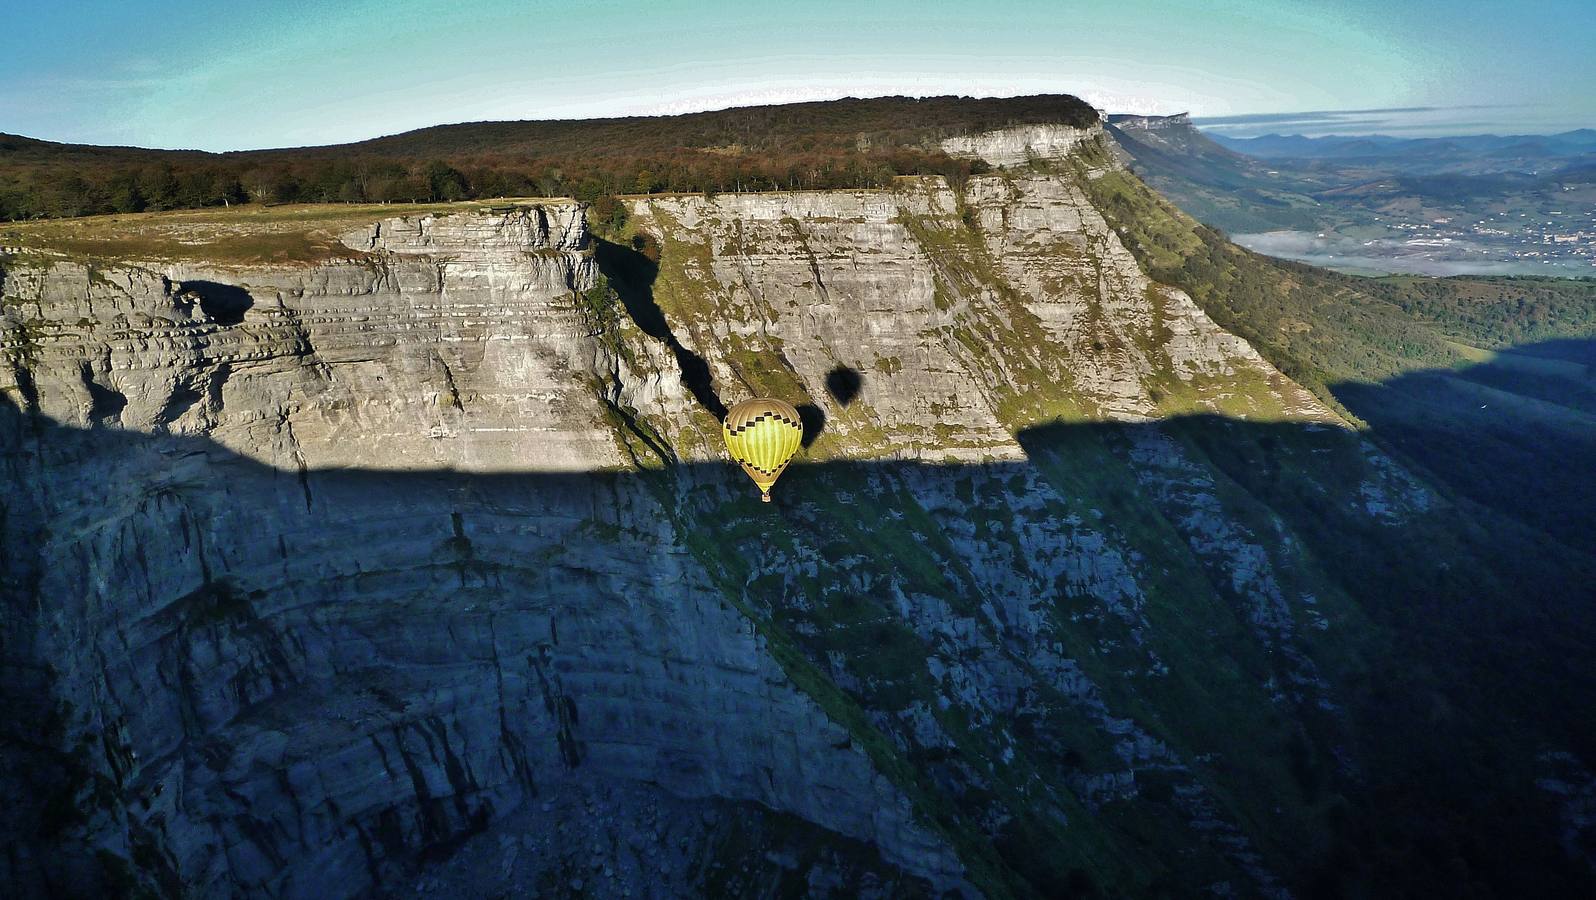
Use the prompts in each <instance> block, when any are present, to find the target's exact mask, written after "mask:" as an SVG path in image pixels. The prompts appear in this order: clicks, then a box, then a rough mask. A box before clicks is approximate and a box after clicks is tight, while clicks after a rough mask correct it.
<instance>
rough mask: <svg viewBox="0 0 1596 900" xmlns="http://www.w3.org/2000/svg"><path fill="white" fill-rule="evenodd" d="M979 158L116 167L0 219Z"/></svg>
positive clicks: (929, 169)
mask: <svg viewBox="0 0 1596 900" xmlns="http://www.w3.org/2000/svg"><path fill="white" fill-rule="evenodd" d="M985 170H986V167H985V166H984V164H982V163H981V162H980V161H979V160H967V159H954V158H952V157H949V156H948V155H947V154H945V153H942V152H940V151H927V150H917V149H910V148H897V149H893V150H889V151H871V152H852V153H848V152H832V153H824V152H810V153H797V154H781V155H760V156H757V157H755V156H742V157H728V156H723V155H720V154H716V153H712V152H703V151H686V150H684V151H682V152H680V153H677V154H672V155H661V156H654V157H647V158H619V159H617V158H601V159H596V160H595V159H565V158H541V159H540V158H532V159H523V160H503V159H478V160H473V161H471V162H466V163H458V164H457V163H451V162H450V161H448V160H445V159H403V158H397V159H396V158H392V157H361V158H356V159H335V158H332V159H329V158H320V159H309V160H296V161H291V162H278V163H274V164H266V165H259V164H254V165H250V164H246V165H216V164H213V163H197V164H196V163H188V162H184V161H179V162H162V163H155V164H149V163H138V162H135V163H123V162H110V163H100V164H95V165H77V166H73V167H70V168H65V169H62V168H57V167H51V168H47V169H34V170H24V171H23V172H19V173H12V174H11V175H10V176H9V177H3V176H0V220H10V221H16V220H22V219H36V218H48V217H62V216H87V215H97V214H102V213H136V212H147V211H158V210H171V209H200V208H204V207H213V206H231V205H236V204H240V203H263V204H278V203H411V202H417V203H419V202H444V201H454V200H474V199H479V198H487V197H575V198H578V199H583V200H592V199H594V198H597V197H600V196H607V195H616V194H654V193H688V192H691V193H700V192H702V193H711V194H713V193H721V192H733V191H773V190H812V189H829V188H879V187H885V186H887V185H888V184H890V183H891V180H892V179H893V178H894V177H895V176H898V175H942V176H944V177H946V178H948V179H949V180H951V181H954V182H961V181H962V180H963V179H967V178H968V177H969V176H970V175H971V174H976V173H979V172H982V171H985Z"/></svg>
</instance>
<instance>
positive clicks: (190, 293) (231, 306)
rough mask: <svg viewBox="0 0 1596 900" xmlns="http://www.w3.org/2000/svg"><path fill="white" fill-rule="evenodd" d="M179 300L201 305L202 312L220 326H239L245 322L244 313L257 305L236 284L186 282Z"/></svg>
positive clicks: (179, 290)
mask: <svg viewBox="0 0 1596 900" xmlns="http://www.w3.org/2000/svg"><path fill="white" fill-rule="evenodd" d="M176 297H177V299H179V300H183V299H188V300H190V301H191V302H195V303H198V304H199V308H200V311H201V312H203V313H205V315H207V316H209V317H210V318H211V320H212V321H213V322H215V323H216V324H218V325H237V324H239V323H241V322H243V321H244V313H246V312H249V310H250V308H251V307H253V306H254V305H255V298H254V297H251V296H250V295H249V291H246V290H244V289H243V288H241V287H239V286H238V285H236V284H222V283H221V282H219V281H185V282H183V283H182V285H181V287H179V289H178V291H177V295H176Z"/></svg>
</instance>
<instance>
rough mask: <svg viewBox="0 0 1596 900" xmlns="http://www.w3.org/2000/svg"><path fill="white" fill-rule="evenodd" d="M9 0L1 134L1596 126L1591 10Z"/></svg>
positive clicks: (1256, 2) (266, 140)
mask: <svg viewBox="0 0 1596 900" xmlns="http://www.w3.org/2000/svg"><path fill="white" fill-rule="evenodd" d="M4 2H5V7H6V8H5V11H4V16H3V22H0V131H6V132H12V133H20V134H26V135H30V136H34V137H41V138H47V139H51V140H62V141H76V142H85V143H101V144H132V145H137V146H148V147H193V148H200V149H207V150H228V149H243V148H254V147H271V146H296V145H304V144H320V143H334V142H341V141H348V140H358V139H361V138H366V137H374V136H376V135H380V134H391V133H394V132H398V131H404V130H407V129H411V128H419V127H423V126H426V125H433V124H439V123H444V122H461V121H474V120H483V119H526V118H579V117H586V116H602V115H636V114H648V113H658V112H687V111H692V110H697V109H710V108H717V107H722V106H730V105H741V104H748V103H759V102H783V101H791V100H807V99H823V98H829V97H838V96H846V95H850V94H851V95H855V96H871V95H879V94H894V93H896V94H913V95H925V94H944V93H960V94H971V95H976V96H993V95H1010V94H1022V93H1037V92H1054V91H1060V92H1067V93H1074V94H1078V95H1080V96H1082V97H1084V98H1086V99H1087V100H1089V101H1091V102H1093V103H1094V104H1096V105H1098V106H1102V107H1105V108H1107V109H1109V110H1110V111H1113V112H1142V113H1169V112H1179V111H1191V112H1193V113H1194V114H1197V115H1200V116H1211V117H1227V116H1234V115H1239V114H1262V113H1282V112H1291V111H1297V110H1345V109H1387V108H1392V107H1417V106H1426V107H1449V108H1450V107H1458V106H1470V107H1475V108H1476V109H1478V108H1480V107H1486V108H1488V109H1489V110H1490V115H1488V116H1483V117H1482V116H1481V115H1479V114H1475V113H1471V114H1470V115H1467V116H1462V117H1461V119H1463V120H1469V121H1471V122H1473V123H1474V124H1471V125H1469V126H1468V127H1467V128H1461V129H1459V130H1503V128H1504V127H1508V128H1510V130H1518V131H1550V130H1561V129H1563V128H1572V127H1578V126H1581V125H1587V126H1596V90H1593V87H1596V53H1592V52H1591V48H1592V47H1596V0H1543V2H1522V3H1510V2H1440V0H1378V2H1373V0H1339V2H1338V0H1322V2H1309V0H1206V2H1183V0H1181V2H1177V0H1157V2H1141V3H1137V2H1132V0H1119V2H1096V0H1093V2H1063V3H1060V2H1051V3H1049V2H1013V0H982V2H963V3H957V4H941V3H931V2H900V0H881V2H816V3H803V2H797V0H786V2H781V3H770V2H762V0H738V2H699V3H671V2H654V3H648V4H631V3H596V2H586V0H566V2H562V3H530V2H520V3H511V2H498V0H480V2H441V0H415V2H406V0H385V2H366V0H345V2H337V3H333V2H328V3H313V2H306V0H282V2H255V0H237V2H225V3H217V2H214V0H163V2H137V0H122V2H103V0H100V2H80V0H57V2H50V0H4ZM1350 118H1351V119H1353V120H1355V119H1356V118H1357V117H1350ZM1487 120H1489V121H1487ZM1481 123H1483V124H1481ZM1515 123H1517V124H1522V125H1524V126H1525V127H1522V128H1516V127H1511V126H1512V125H1514V124H1515ZM1493 126H1494V127H1493Z"/></svg>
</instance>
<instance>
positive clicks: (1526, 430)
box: [1331, 340, 1596, 548]
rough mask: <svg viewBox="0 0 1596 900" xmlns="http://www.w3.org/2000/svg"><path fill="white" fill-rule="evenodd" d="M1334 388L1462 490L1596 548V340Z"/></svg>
mask: <svg viewBox="0 0 1596 900" xmlns="http://www.w3.org/2000/svg"><path fill="white" fill-rule="evenodd" d="M1331 390H1332V391H1333V392H1334V394H1335V395H1336V398H1337V399H1338V400H1340V401H1341V402H1342V403H1343V404H1344V405H1345V406H1346V407H1347V409H1349V410H1350V411H1351V412H1352V413H1353V414H1354V415H1356V416H1358V417H1359V418H1361V419H1363V420H1364V421H1365V422H1367V423H1368V424H1369V426H1370V427H1371V428H1372V429H1373V432H1374V434H1375V436H1376V437H1377V438H1378V439H1379V440H1380V442H1381V443H1382V444H1384V445H1386V446H1388V447H1390V448H1392V449H1394V450H1395V451H1396V452H1397V453H1398V454H1399V455H1400V456H1402V457H1403V458H1405V459H1406V460H1408V461H1410V462H1412V463H1415V464H1416V465H1417V466H1419V467H1420V468H1422V469H1423V470H1425V471H1426V472H1427V473H1428V474H1430V475H1431V476H1433V477H1434V478H1436V479H1438V480H1440V481H1441V482H1443V483H1444V484H1446V485H1447V486H1449V487H1450V488H1451V489H1452V490H1454V491H1456V492H1457V493H1458V494H1460V495H1462V496H1465V497H1468V498H1470V499H1472V500H1475V501H1477V502H1479V503H1481V504H1483V505H1485V506H1487V507H1489V508H1491V509H1494V510H1497V511H1499V512H1502V513H1505V514H1507V515H1511V516H1513V517H1515V518H1517V519H1519V520H1521V521H1523V522H1526V523H1528V524H1530V525H1532V526H1534V527H1536V528H1541V529H1544V530H1546V531H1547V532H1549V533H1550V534H1552V535H1555V536H1556V537H1558V538H1559V539H1561V540H1563V541H1565V542H1567V543H1569V544H1571V545H1573V546H1583V547H1587V548H1588V547H1596V340H1555V341H1544V342H1540V343H1536V344H1529V345H1525V346H1522V347H1515V348H1512V349H1510V350H1508V351H1505V352H1502V353H1499V354H1497V355H1496V356H1495V357H1494V358H1493V359H1492V360H1491V361H1489V362H1485V363H1480V364H1476V365H1470V366H1466V367H1463V368H1459V369H1455V370H1454V369H1436V370H1420V371H1414V372H1409V373H1406V374H1403V375H1401V376H1398V377H1396V378H1393V379H1390V380H1388V381H1385V382H1383V383H1377V384H1370V383H1358V382H1344V383H1341V384H1336V385H1332V386H1331Z"/></svg>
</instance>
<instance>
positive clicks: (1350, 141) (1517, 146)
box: [1209, 128, 1596, 173]
mask: <svg viewBox="0 0 1596 900" xmlns="http://www.w3.org/2000/svg"><path fill="white" fill-rule="evenodd" d="M1209 137H1210V138H1211V139H1212V140H1214V141H1215V142H1216V143H1218V144H1220V145H1222V146H1225V147H1228V148H1230V149H1232V150H1235V151H1237V152H1239V153H1244V154H1247V155H1248V156H1254V157H1258V158H1260V159H1304V160H1306V159H1313V160H1341V161H1367V160H1371V159H1378V160H1379V161H1380V162H1381V163H1382V164H1385V165H1393V164H1394V165H1402V164H1404V163H1407V164H1409V165H1414V166H1422V167H1424V168H1425V170H1426V171H1435V170H1437V169H1439V170H1442V171H1452V170H1458V171H1468V172H1473V173H1483V172H1488V171H1498V172H1499V171H1533V170H1537V169H1538V170H1540V171H1546V170H1548V169H1554V168H1561V167H1563V166H1566V165H1568V164H1569V162H1571V161H1576V160H1580V159H1582V158H1585V157H1590V156H1592V155H1593V154H1596V129H1591V128H1581V129H1577V130H1575V131H1566V132H1563V133H1561V134H1550V135H1494V134H1481V135H1462V136H1458V137H1436V138H1402V137H1392V136H1390V135H1383V134H1367V135H1327V136H1324V137H1306V136H1304V135H1300V134H1289V135H1286V134H1266V135H1262V136H1260V137H1252V138H1233V137H1226V136H1225V135H1223V134H1217V133H1210V134H1209Z"/></svg>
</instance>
